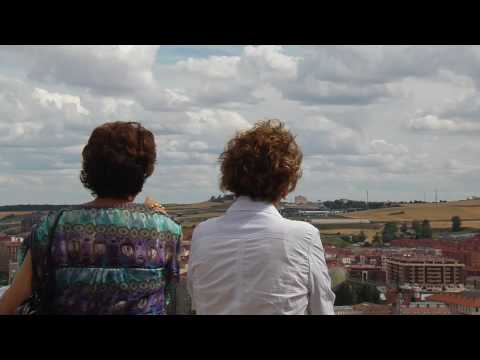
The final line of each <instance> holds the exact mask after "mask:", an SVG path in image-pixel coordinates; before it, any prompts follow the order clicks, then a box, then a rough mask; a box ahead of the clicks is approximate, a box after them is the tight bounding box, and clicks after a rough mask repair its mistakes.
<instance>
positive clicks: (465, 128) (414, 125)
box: [408, 115, 480, 134]
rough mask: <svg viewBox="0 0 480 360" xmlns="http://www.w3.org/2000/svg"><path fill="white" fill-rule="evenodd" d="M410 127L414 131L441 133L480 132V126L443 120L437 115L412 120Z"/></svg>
mask: <svg viewBox="0 0 480 360" xmlns="http://www.w3.org/2000/svg"><path fill="white" fill-rule="evenodd" d="M408 127H409V128H410V129H411V130H414V131H439V132H446V133H465V134H468V133H476V132H478V131H480V124H478V123H472V122H466V121H454V120H449V119H441V118H439V117H437V116H435V115H425V116H422V117H418V118H414V119H411V120H410V121H409V123H408Z"/></svg>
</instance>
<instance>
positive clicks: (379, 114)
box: [0, 45, 480, 204]
mask: <svg viewBox="0 0 480 360" xmlns="http://www.w3.org/2000/svg"><path fill="white" fill-rule="evenodd" d="M479 89H480V47H476V46H473V47H469V46H437V45H436V46H418V45H416V46H358V45H357V46H226V45H223V46H207V45H205V46H167V45H162V46H152V45H148V46H126V45H125V46H99V45H94V46H0V204H18V203H78V202H84V201H89V200H90V199H91V196H90V194H89V193H88V192H87V191H86V190H84V189H83V188H82V186H81V184H80V182H79V180H78V175H79V170H80V152H81V150H82V147H83V145H84V144H85V143H86V141H87V139H88V136H89V134H90V132H91V131H92V129H93V128H94V127H95V126H97V125H99V124H101V123H103V122H106V121H113V120H135V121H140V122H142V123H143V124H144V125H145V126H146V127H148V128H150V129H151V130H152V131H153V132H154V133H155V136H156V141H157V145H158V165H157V168H156V171H155V173H154V175H153V176H152V177H151V178H150V179H149V180H148V182H147V185H146V186H145V188H144V193H143V195H142V196H141V197H140V198H139V199H138V200H139V201H143V198H144V195H150V196H153V197H154V198H156V199H157V200H159V201H161V202H194V201H202V200H205V199H207V198H209V197H210V196H211V195H212V194H219V193H220V191H219V190H218V165H217V158H218V155H219V153H220V152H221V150H222V148H223V146H224V145H225V143H226V141H227V140H228V139H229V137H231V136H232V135H233V134H234V133H235V131H236V130H241V129H245V128H248V127H249V126H250V125H251V124H253V123H254V122H255V121H257V120H260V119H266V118H278V119H281V120H283V121H285V122H286V124H287V126H288V127H289V128H290V129H291V130H292V131H293V132H294V133H295V134H296V135H297V139H298V141H299V143H300V144H301V146H302V148H303V151H304V154H305V157H304V158H305V161H304V176H303V178H302V180H301V182H300V184H299V186H298V188H297V190H296V192H295V194H293V195H296V194H302V195H306V196H307V197H308V198H310V199H312V200H327V199H336V198H352V199H364V198H365V190H367V189H368V190H369V195H370V199H371V200H412V199H422V200H423V198H424V194H425V193H426V196H427V200H432V199H433V191H434V189H435V188H438V190H439V197H440V198H441V199H446V200H450V199H462V198H465V197H467V196H471V195H480V189H479V186H477V183H476V182H477V179H478V178H479V177H480V159H479V156H478V155H479V154H480V142H479V141H478V139H479V135H480V118H479V115H480V97H479V96H478V95H479Z"/></svg>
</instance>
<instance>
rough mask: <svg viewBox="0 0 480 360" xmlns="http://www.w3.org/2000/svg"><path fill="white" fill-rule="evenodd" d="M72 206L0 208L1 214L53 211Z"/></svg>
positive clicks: (46, 205)
mask: <svg viewBox="0 0 480 360" xmlns="http://www.w3.org/2000/svg"><path fill="white" fill-rule="evenodd" d="M67 206H70V205H48V204H43V205H30V204H27V205H3V206H0V212H16V211H22V212H32V211H51V210H59V209H61V208H64V207H67Z"/></svg>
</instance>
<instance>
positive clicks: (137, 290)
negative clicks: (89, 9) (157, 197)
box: [19, 204, 182, 315]
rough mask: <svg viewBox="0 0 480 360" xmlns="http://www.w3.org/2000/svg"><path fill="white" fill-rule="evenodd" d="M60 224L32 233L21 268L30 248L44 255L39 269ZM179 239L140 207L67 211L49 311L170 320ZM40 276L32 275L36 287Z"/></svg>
mask: <svg viewBox="0 0 480 360" xmlns="http://www.w3.org/2000/svg"><path fill="white" fill-rule="evenodd" d="M55 216H56V213H55V212H52V213H50V214H49V215H47V216H46V218H45V219H44V220H42V222H41V223H40V224H39V225H38V226H37V227H36V228H34V229H33V230H32V234H31V235H30V237H29V238H28V239H26V241H25V242H24V244H25V245H24V247H23V251H21V252H20V259H19V261H20V263H22V262H23V260H24V258H25V255H26V252H27V250H28V249H29V248H30V246H31V242H32V241H35V244H36V246H37V249H39V250H38V251H33V252H32V257H33V258H32V261H33V263H34V264H36V263H37V264H40V263H41V261H40V258H41V257H43V256H45V251H46V250H47V247H48V246H47V243H48V232H49V229H51V228H52V225H53V222H54V220H55ZM181 236H182V230H181V226H180V225H179V224H177V223H176V222H174V221H173V220H171V219H170V218H169V217H168V216H165V215H163V214H160V213H157V212H154V211H153V210H150V209H149V208H147V207H145V206H143V205H136V204H131V205H126V206H123V207H117V208H92V207H85V206H77V207H72V208H69V209H68V210H66V211H64V212H63V213H62V215H61V216H60V218H59V221H58V225H57V227H56V229H55V233H54V236H53V242H52V247H51V251H52V262H53V268H54V269H55V270H54V271H55V279H56V280H55V291H54V295H53V299H52V308H53V309H54V311H55V313H58V314H139V315H146V314H157V315H160V314H166V313H167V308H169V306H170V305H171V304H172V303H173V304H174V293H175V284H176V282H177V281H178V277H179V255H180V254H179V249H180V240H181ZM41 271H42V269H41V268H38V269H35V268H34V269H33V272H34V275H33V277H32V278H33V281H35V278H39V273H41ZM32 286H33V287H34V286H35V284H33V285H32ZM169 313H170V311H169Z"/></svg>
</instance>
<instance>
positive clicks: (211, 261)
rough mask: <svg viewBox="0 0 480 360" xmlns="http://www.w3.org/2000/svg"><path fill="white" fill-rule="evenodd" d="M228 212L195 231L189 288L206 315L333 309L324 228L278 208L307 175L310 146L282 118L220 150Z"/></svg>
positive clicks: (196, 305) (327, 311) (240, 135)
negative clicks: (305, 151) (305, 152)
mask: <svg viewBox="0 0 480 360" xmlns="http://www.w3.org/2000/svg"><path fill="white" fill-rule="evenodd" d="M220 163H221V184H220V187H221V189H222V190H223V191H230V192H232V193H233V194H234V195H235V197H236V199H235V202H234V203H233V204H232V205H231V207H230V208H229V209H228V210H227V212H226V213H225V215H223V216H221V217H218V218H214V219H209V220H207V221H205V222H203V223H201V224H199V225H198V226H197V227H196V228H195V230H194V233H193V235H192V247H191V254H190V260H189V273H188V286H189V291H190V295H191V296H192V301H193V306H194V308H195V310H196V311H197V313H198V314H254V315H255V314H258V315H260V314H264V315H267V314H268V315H273V314H295V315H300V314H333V302H334V299H335V295H334V294H333V292H332V290H331V280H330V276H329V274H328V269H327V266H326V263H325V256H324V250H323V247H322V243H321V241H320V234H319V231H318V229H316V228H315V227H313V226H312V225H310V224H308V223H305V222H301V221H292V220H288V219H285V218H283V217H282V216H281V215H280V213H279V212H278V210H277V209H276V206H275V205H277V204H278V203H279V202H280V201H281V200H282V199H283V198H285V197H286V196H287V195H288V194H289V193H290V192H292V191H293V190H294V189H295V187H296V185H297V182H298V180H299V179H300V177H301V175H302V170H301V164H302V152H301V150H300V148H299V146H298V144H297V143H296V141H295V138H294V136H293V135H292V134H291V133H290V132H289V131H288V130H286V129H285V127H284V125H283V124H282V123H281V122H280V121H278V120H268V121H261V122H258V123H257V124H255V126H254V127H253V128H252V129H250V130H247V131H244V132H241V133H238V134H237V135H236V136H235V137H234V138H233V139H231V140H230V141H229V142H228V144H227V146H226V149H225V151H224V152H223V153H222V154H221V156H220Z"/></svg>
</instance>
